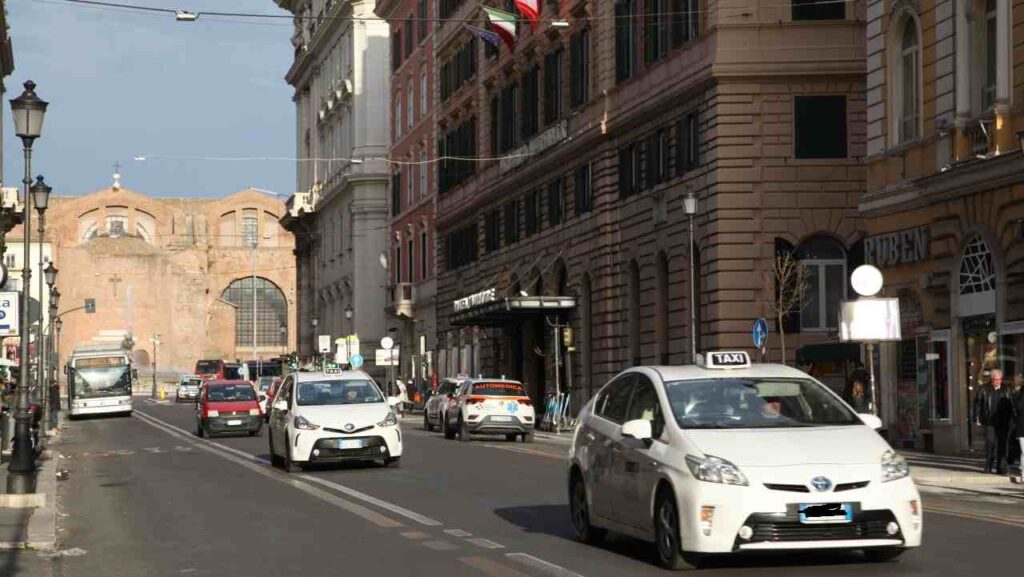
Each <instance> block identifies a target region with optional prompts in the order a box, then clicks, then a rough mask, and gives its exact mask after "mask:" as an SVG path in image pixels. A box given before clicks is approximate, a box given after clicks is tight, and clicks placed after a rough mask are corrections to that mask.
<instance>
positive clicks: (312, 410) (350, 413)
mask: <svg viewBox="0 0 1024 577" xmlns="http://www.w3.org/2000/svg"><path fill="white" fill-rule="evenodd" d="M390 410H391V409H390V408H389V407H388V405H387V403H367V404H358V405H330V406H325V407H301V406H300V407H297V410H296V414H298V415H302V416H303V417H305V418H306V420H308V421H309V422H311V423H313V424H314V425H320V426H321V427H330V428H332V429H338V430H344V429H345V425H349V424H351V425H352V426H353V428H354V429H362V428H363V427H369V426H372V425H376V424H377V423H379V422H381V421H383V420H384V418H385V417H387V415H388V411H390Z"/></svg>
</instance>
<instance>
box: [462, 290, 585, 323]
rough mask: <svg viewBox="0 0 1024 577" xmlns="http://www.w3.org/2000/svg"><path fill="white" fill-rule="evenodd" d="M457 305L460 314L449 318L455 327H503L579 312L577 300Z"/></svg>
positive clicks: (520, 299) (531, 298)
mask: <svg viewBox="0 0 1024 577" xmlns="http://www.w3.org/2000/svg"><path fill="white" fill-rule="evenodd" d="M463 300H465V299H463ZM456 303H457V304H456V306H455V309H456V312H454V313H452V315H451V316H450V317H449V321H450V322H451V324H452V325H462V326H484V327H501V326H506V325H508V324H512V323H517V322H522V321H525V320H529V319H531V318H536V317H538V316H549V315H561V314H565V313H567V312H569V311H572V310H574V309H575V308H576V297H563V296H553V297H534V296H526V297H523V296H516V297H506V298H501V299H494V300H489V299H485V301H484V302H482V303H480V304H474V305H473V306H463V307H460V306H459V305H458V301H456Z"/></svg>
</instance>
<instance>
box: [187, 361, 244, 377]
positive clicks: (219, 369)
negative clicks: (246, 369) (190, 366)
mask: <svg viewBox="0 0 1024 577" xmlns="http://www.w3.org/2000/svg"><path fill="white" fill-rule="evenodd" d="M241 369H242V365H241V363H229V362H227V361H223V360H220V359H203V360H200V361H196V370H195V374H196V375H198V376H199V378H201V379H203V380H204V381H213V380H217V381H237V380H239V379H241V378H242V370H241Z"/></svg>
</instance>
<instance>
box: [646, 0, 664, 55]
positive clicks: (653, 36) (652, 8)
mask: <svg viewBox="0 0 1024 577" xmlns="http://www.w3.org/2000/svg"><path fill="white" fill-rule="evenodd" d="M666 1H667V0H644V63H645V64H653V63H654V62H657V61H659V60H661V59H662V58H664V57H665V56H666V55H668V16H667V12H668V11H667V10H665V3H666Z"/></svg>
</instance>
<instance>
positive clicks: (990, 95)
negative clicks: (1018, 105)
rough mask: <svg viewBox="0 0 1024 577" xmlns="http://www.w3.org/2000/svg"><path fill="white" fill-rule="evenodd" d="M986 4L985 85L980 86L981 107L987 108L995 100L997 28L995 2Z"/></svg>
mask: <svg viewBox="0 0 1024 577" xmlns="http://www.w3.org/2000/svg"><path fill="white" fill-rule="evenodd" d="M988 5H989V6H991V7H992V9H991V10H986V11H985V40H984V42H985V85H984V86H982V88H981V107H982V109H983V110H988V109H989V108H990V107H991V106H992V104H993V103H994V102H995V101H996V53H997V52H998V50H999V49H998V48H997V47H996V30H997V28H998V25H997V22H998V20H997V18H996V11H995V2H992V1H991V0H990V1H989V2H988Z"/></svg>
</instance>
